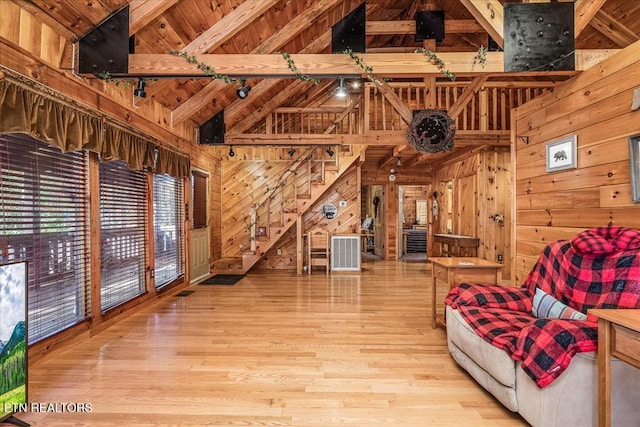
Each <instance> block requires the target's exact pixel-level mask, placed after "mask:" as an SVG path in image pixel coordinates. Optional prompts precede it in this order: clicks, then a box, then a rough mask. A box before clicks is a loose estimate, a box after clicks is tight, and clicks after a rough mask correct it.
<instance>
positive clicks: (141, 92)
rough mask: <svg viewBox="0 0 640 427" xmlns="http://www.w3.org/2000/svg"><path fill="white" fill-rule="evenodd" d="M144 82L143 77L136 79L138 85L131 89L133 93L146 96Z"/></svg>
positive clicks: (141, 96)
mask: <svg viewBox="0 0 640 427" xmlns="http://www.w3.org/2000/svg"><path fill="white" fill-rule="evenodd" d="M145 84H146V83H145V81H144V79H138V87H136V88H135V89H134V90H133V94H134V95H135V96H137V97H140V98H146V97H147V92H145V91H144V86H145Z"/></svg>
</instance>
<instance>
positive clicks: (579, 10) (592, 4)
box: [573, 0, 607, 38]
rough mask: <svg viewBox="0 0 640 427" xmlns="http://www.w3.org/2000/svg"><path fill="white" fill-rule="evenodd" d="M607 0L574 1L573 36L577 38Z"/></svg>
mask: <svg viewBox="0 0 640 427" xmlns="http://www.w3.org/2000/svg"><path fill="white" fill-rule="evenodd" d="M606 1H607V0H577V1H576V2H575V3H574V24H573V27H574V30H573V33H574V36H575V37H576V38H577V37H578V36H579V35H580V33H581V32H582V30H584V29H585V28H586V27H587V25H588V24H589V22H591V19H592V18H593V17H594V16H595V14H596V13H598V11H599V10H600V8H601V7H602V5H603V4H604V2H606Z"/></svg>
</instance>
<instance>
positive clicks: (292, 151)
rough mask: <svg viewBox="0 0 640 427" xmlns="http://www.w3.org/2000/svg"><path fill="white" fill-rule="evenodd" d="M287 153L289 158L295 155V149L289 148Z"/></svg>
mask: <svg viewBox="0 0 640 427" xmlns="http://www.w3.org/2000/svg"><path fill="white" fill-rule="evenodd" d="M287 153H289V157H293V155H294V154H296V149H295V148H293V147H291V148H290V149H289V151H287Z"/></svg>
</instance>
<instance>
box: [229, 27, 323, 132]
mask: <svg viewBox="0 0 640 427" xmlns="http://www.w3.org/2000/svg"><path fill="white" fill-rule="evenodd" d="M330 44H331V31H330V30H329V31H325V32H324V33H323V34H322V35H321V36H320V37H318V38H317V39H316V40H314V41H313V42H312V43H311V44H310V45H309V46H307V47H306V48H305V49H304V50H307V49H308V50H309V51H311V52H319V51H322V50H323V49H324V48H326V47H327V46H329V45H330ZM280 83H281V80H278V79H275V80H274V79H265V80H262V81H261V82H260V83H258V84H257V85H256V86H255V87H254V88H253V89H252V90H251V94H252V95H251V97H250V98H249V99H242V100H240V99H239V100H237V101H235V102H233V103H232V104H231V105H229V106H228V107H226V108H225V122H226V123H227V125H228V126H229V128H233V126H235V124H237V123H239V122H240V121H241V120H243V119H244V117H245V116H246V113H244V111H247V110H248V108H247V107H249V108H250V107H251V105H254V104H253V103H254V102H255V105H254V109H257V108H260V106H261V105H262V99H261V95H268V94H269V93H270V92H271V91H272V89H273V88H274V87H275V86H276V85H279V84H280ZM331 84H332V82H331V81H326V82H324V84H323V82H321V83H320V84H319V85H318V86H317V87H316V89H319V88H323V90H326V88H327V87H328V86H329V85H331ZM307 93H309V92H307ZM247 101H250V102H251V103H252V104H251V105H249V106H247ZM279 106H280V105H278V107H279Z"/></svg>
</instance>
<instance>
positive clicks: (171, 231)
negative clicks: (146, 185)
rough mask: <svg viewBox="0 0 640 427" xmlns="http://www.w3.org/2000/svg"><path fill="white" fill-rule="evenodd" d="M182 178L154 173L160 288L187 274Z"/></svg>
mask: <svg viewBox="0 0 640 427" xmlns="http://www.w3.org/2000/svg"><path fill="white" fill-rule="evenodd" d="M183 206H184V202H183V190H182V180H181V179H176V178H173V177H171V176H169V175H154V176H153V232H154V235H155V238H154V240H155V241H154V258H155V278H156V288H158V289H159V288H161V287H163V286H165V285H167V284H169V283H171V282H172V281H174V280H176V279H177V278H179V277H181V276H183V275H184V251H183V244H184V209H183Z"/></svg>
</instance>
